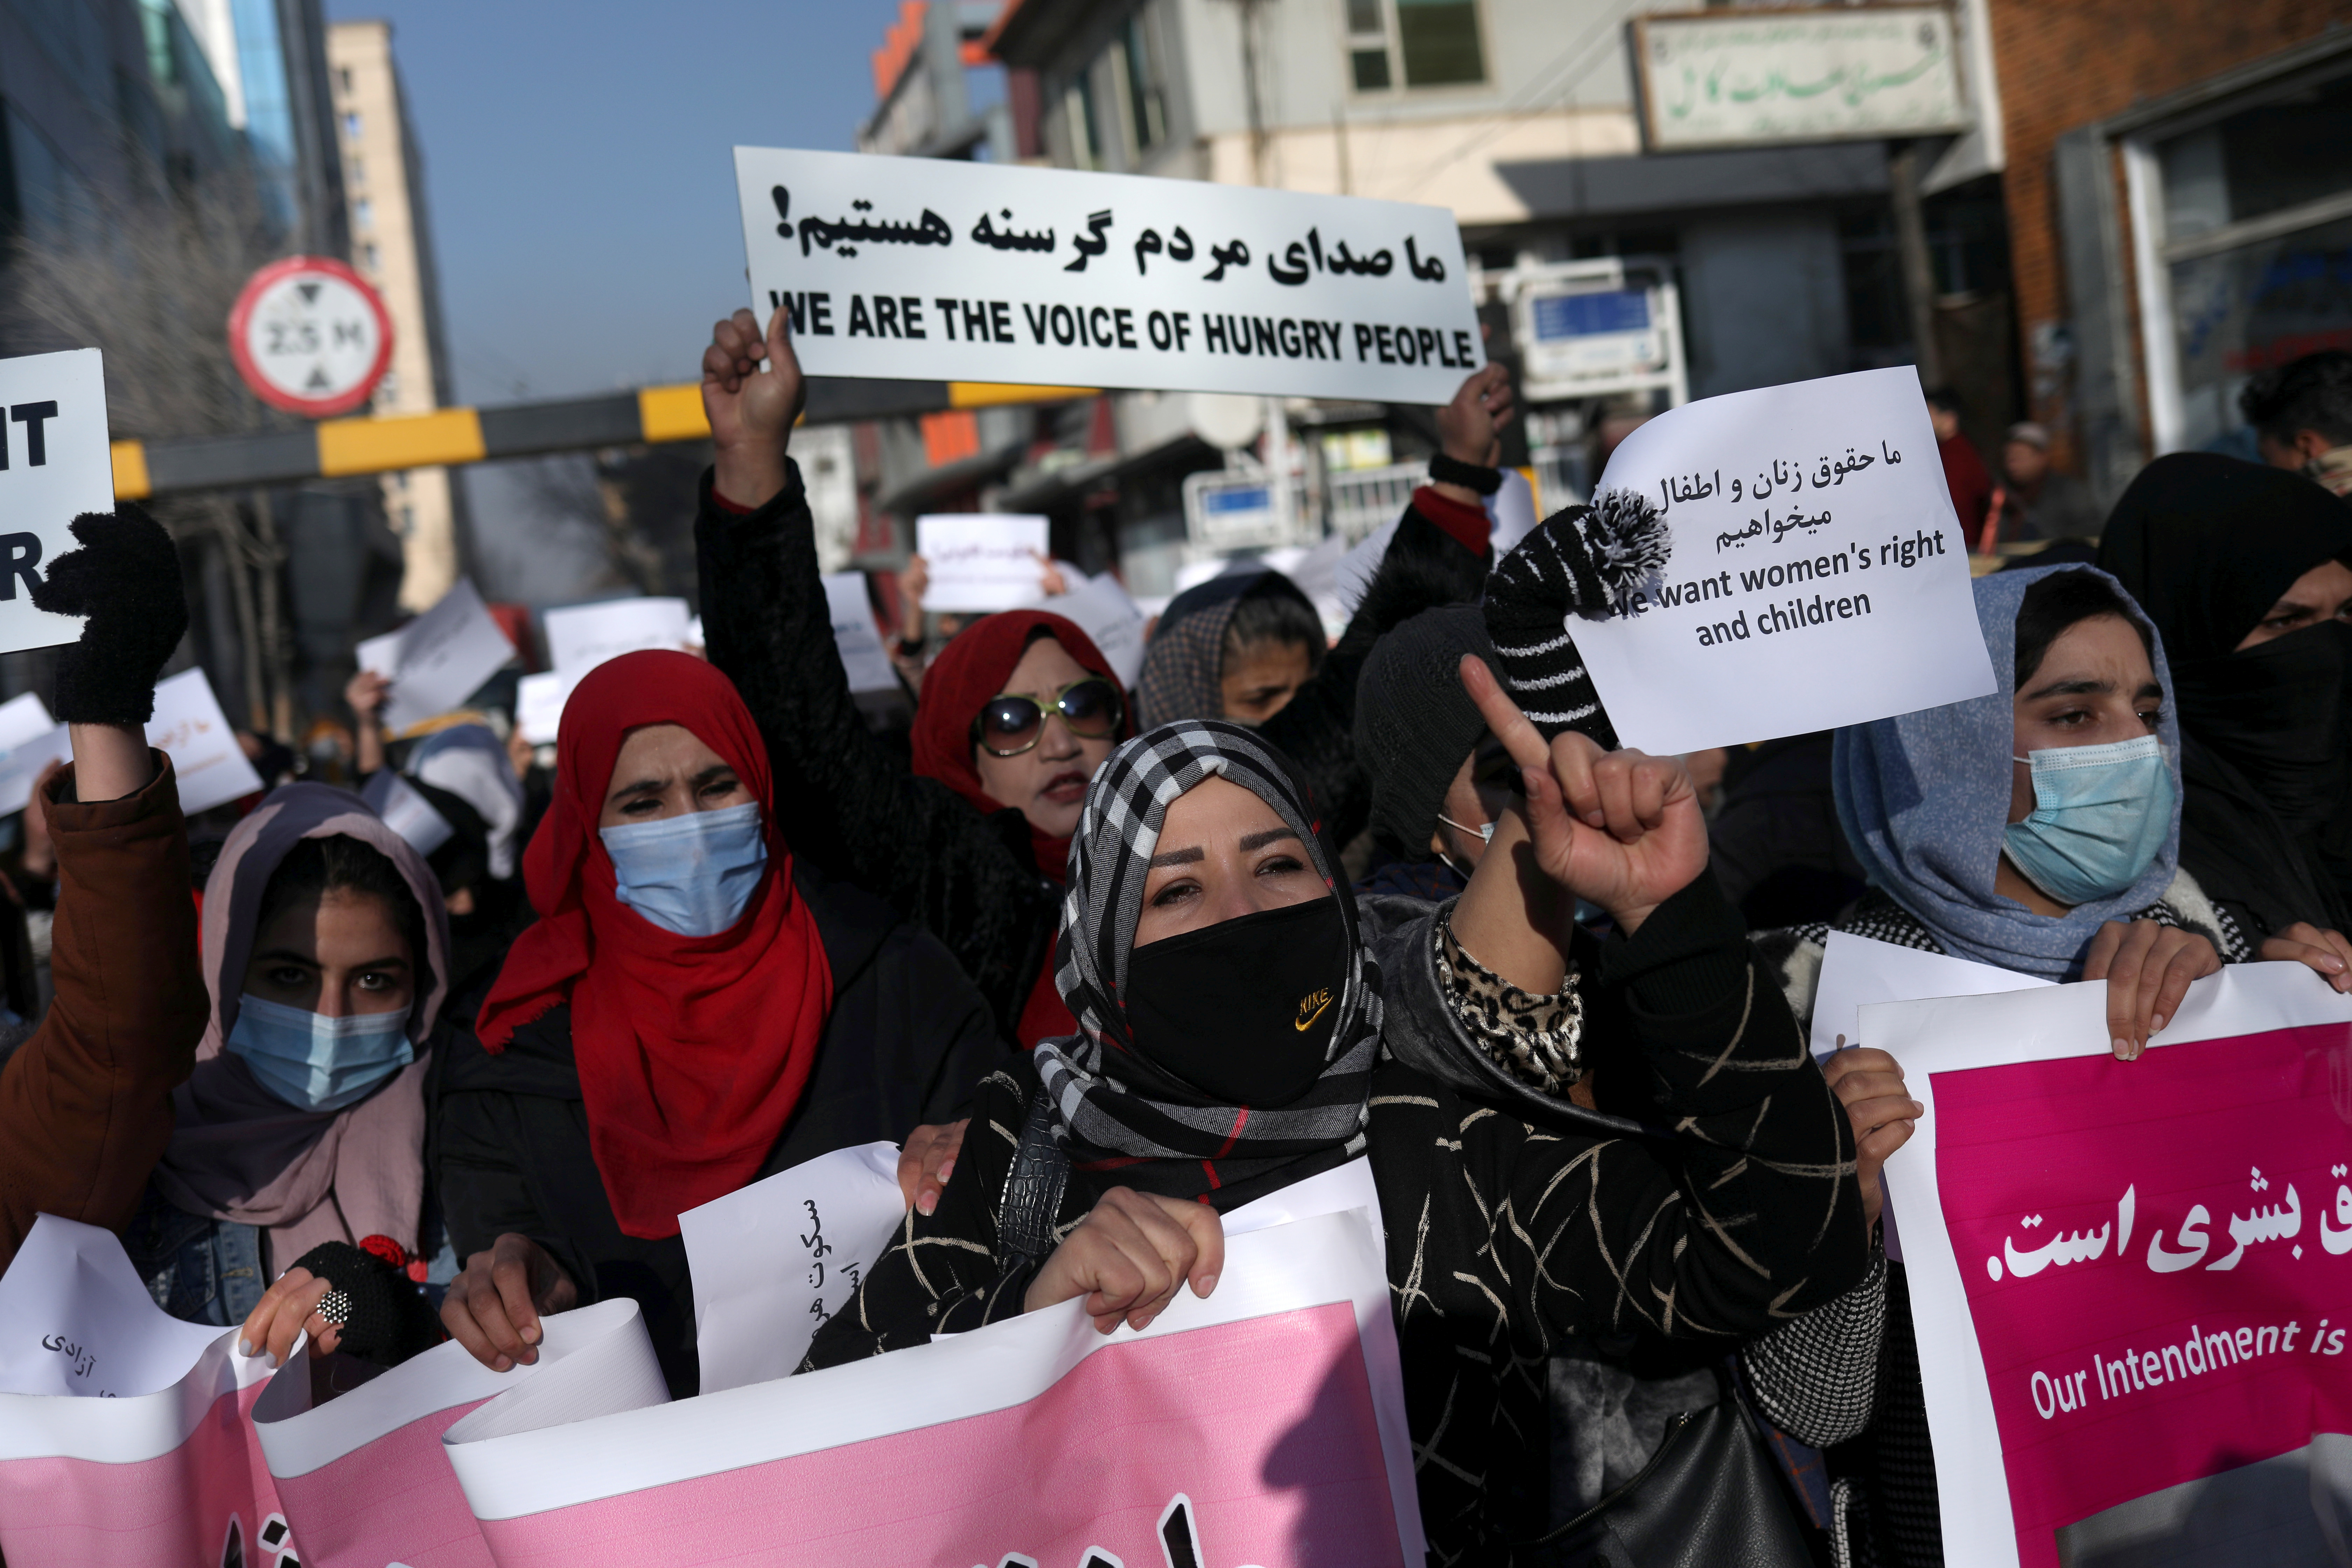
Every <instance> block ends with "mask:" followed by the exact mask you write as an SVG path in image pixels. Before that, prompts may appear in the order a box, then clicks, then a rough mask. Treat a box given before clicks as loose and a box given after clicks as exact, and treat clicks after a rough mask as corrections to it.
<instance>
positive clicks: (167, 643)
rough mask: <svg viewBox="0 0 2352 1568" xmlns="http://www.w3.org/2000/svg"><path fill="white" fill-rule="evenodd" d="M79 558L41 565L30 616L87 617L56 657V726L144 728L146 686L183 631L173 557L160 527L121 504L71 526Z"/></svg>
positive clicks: (182, 598)
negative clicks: (43, 568)
mask: <svg viewBox="0 0 2352 1568" xmlns="http://www.w3.org/2000/svg"><path fill="white" fill-rule="evenodd" d="M73 536H74V537H75V538H76V539H79V540H80V541H81V545H82V547H81V548H80V549H79V550H71V551H68V552H66V553H65V554H63V555H60V556H58V558H57V559H56V560H55V561H53V562H51V563H49V567H48V571H47V573H46V574H45V576H46V577H47V581H45V582H44V583H42V584H41V585H40V586H39V587H37V588H35V589H34V590H33V603H34V605H36V606H37V607H38V608H41V609H44V610H47V611H49V612H50V613H52V614H54V615H60V616H89V623H88V624H87V625H86V626H83V627H82V633H81V640H80V641H79V642H78V643H72V644H69V645H68V646H67V647H62V648H59V649H58V689H57V704H56V711H57V716H58V718H59V719H60V720H62V721H65V722H67V723H68V724H144V723H145V722H147V721H148V720H150V719H152V718H153V717H154V716H155V677H156V676H157V675H159V674H161V673H162V672H163V661H164V660H165V659H167V658H171V657H172V650H173V648H175V647H179V646H180V638H181V637H183V636H184V635H185V634H186V632H187V629H188V597H187V593H186V590H185V589H184V588H183V587H182V586H181V584H180V552H179V551H178V549H177V548H176V547H174V546H173V543H172V536H171V535H170V534H168V533H166V532H164V531H163V525H162V524H160V523H158V522H157V521H155V520H154V519H153V518H152V517H149V516H148V515H147V514H146V513H145V512H143V511H142V510H139V509H138V508H137V507H135V506H132V505H131V504H130V503H129V502H127V501H126V502H123V503H122V504H121V505H119V506H117V507H116V508H115V509H114V510H112V511H111V512H103V511H86V512H84V513H82V514H81V515H80V516H79V517H78V518H76V519H74V521H73Z"/></svg>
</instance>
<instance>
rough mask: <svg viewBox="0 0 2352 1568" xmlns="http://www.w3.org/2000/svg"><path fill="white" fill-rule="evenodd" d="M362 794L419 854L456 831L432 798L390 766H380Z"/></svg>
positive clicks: (428, 853) (426, 853) (443, 842)
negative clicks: (421, 792)
mask: <svg viewBox="0 0 2352 1568" xmlns="http://www.w3.org/2000/svg"><path fill="white" fill-rule="evenodd" d="M360 798H361V799H362V800H363V801H365V802H367V803H368V805H369V806H370V807H372V808H373V810H374V812H375V814H376V815H377V816H380V817H382V818H383V825H384V826H386V827H389V828H391V829H392V830H393V831H394V833H397V834H399V835H400V836H401V837H403V838H404V839H406V840H408V847H410V848H411V849H414V850H415V851H416V852H417V853H418V854H419V855H430V854H432V853H433V851H435V850H436V849H438V848H440V847H441V846H443V845H444V844H446V843H448V842H449V836H450V835H451V834H453V833H455V832H457V829H456V828H454V827H452V826H449V819H448V818H447V817H446V816H442V815H441V814H440V812H438V811H437V810H436V809H435V808H434V805H433V803H432V802H431V801H429V800H427V799H425V797H424V796H423V795H419V794H418V793H417V792H416V789H415V786H414V785H412V784H410V783H409V782H408V781H407V780H406V779H404V778H402V777H401V776H400V775H399V774H398V773H394V772H393V771H392V770H391V769H390V768H378V769H377V770H376V772H375V774H374V776H373V777H372V778H370V779H369V780H368V782H367V787H366V788H364V789H362V790H361V791H360Z"/></svg>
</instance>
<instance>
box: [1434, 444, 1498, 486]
mask: <svg viewBox="0 0 2352 1568" xmlns="http://www.w3.org/2000/svg"><path fill="white" fill-rule="evenodd" d="M1429 477H1430V478H1431V479H1435V480H1436V481H1437V482H1438V483H1439V484H1441V485H1460V486H1461V487H1462V488H1463V489H1472V490H1476V491H1477V492H1478V493H1479V494H1480V495H1482V496H1490V495H1493V494H1494V493H1495V492H1496V490H1498V489H1502V488H1503V470H1502V469H1500V468H1480V467H1479V466H1478V465H1477V464H1475V463H1465V462H1464V461H1462V459H1460V458H1449V457H1447V456H1446V455H1445V454H1444V453H1443V452H1433V453H1432V454H1431V455H1430V458H1429Z"/></svg>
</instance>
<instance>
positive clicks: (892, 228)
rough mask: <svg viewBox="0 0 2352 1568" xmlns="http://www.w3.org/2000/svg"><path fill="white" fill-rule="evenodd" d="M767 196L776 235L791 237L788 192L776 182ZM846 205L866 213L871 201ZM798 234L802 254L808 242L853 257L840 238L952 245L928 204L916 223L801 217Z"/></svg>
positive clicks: (945, 225) (853, 251)
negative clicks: (774, 213)
mask: <svg viewBox="0 0 2352 1568" xmlns="http://www.w3.org/2000/svg"><path fill="white" fill-rule="evenodd" d="M768 195H769V196H770V197H771V198H772V200H773V201H774V202H775V204H776V218H777V223H776V233H777V235H778V237H781V238H784V239H790V238H792V237H793V218H792V209H793V198H792V193H791V192H790V191H787V190H786V189H785V188H784V187H783V186H782V185H777V186H774V187H773V188H772V189H771V190H770V191H769V193H768ZM849 205H850V209H851V210H852V211H853V212H860V213H870V212H872V211H873V210H874V204H873V203H872V202H863V201H856V202H852V203H850V204H849ZM800 236H801V254H802V255H803V256H806V255H807V254H808V253H809V247H810V246H811V245H818V246H822V247H824V248H825V249H827V250H830V251H832V252H833V253H834V254H835V255H836V256H856V254H857V251H856V248H855V247H854V246H852V245H848V244H844V243H842V242H844V241H856V244H858V245H952V244H954V243H955V234H954V231H953V230H951V229H950V228H949V227H948V220H947V219H945V218H943V217H941V216H940V215H939V214H937V213H935V212H933V211H932V210H931V209H930V208H929V207H925V208H924V209H923V216H922V218H921V220H920V221H919V222H917V223H889V222H877V221H876V220H874V219H872V218H866V217H861V218H855V219H852V218H835V219H834V220H833V221H831V222H830V223H828V222H827V221H825V220H824V218H821V217H804V218H803V219H801V220H800Z"/></svg>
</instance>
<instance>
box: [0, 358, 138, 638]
mask: <svg viewBox="0 0 2352 1568" xmlns="http://www.w3.org/2000/svg"><path fill="white" fill-rule="evenodd" d="M113 508H114V457H113V451H112V447H111V446H110V443H109V442H108V440H107V431H106V371H105V367H104V366H103V364H101V363H100V359H99V353H98V351H97V350H96V349H69V350H68V351H66V352H65V353H54V354H27V355H26V356H24V357H23V358H20V359H0V653H13V652H15V651H16V649H18V648H27V647H54V646H55V645H57V644H58V643H68V642H72V641H74V640H75V639H76V638H78V637H80V636H81V626H82V623H81V619H80V617H79V616H53V615H50V614H49V613H48V612H47V611H46V610H37V609H35V608H34V607H33V595H32V588H33V585H34V584H36V583H38V582H40V581H42V580H43V574H45V573H46V572H47V568H48V565H49V564H50V563H54V562H55V561H56V560H57V558H58V556H60V555H63V554H65V553H66V552H68V551H72V550H77V549H79V548H80V545H79V542H78V541H77V540H76V539H75V538H74V536H73V534H72V532H71V529H72V525H73V520H74V519H75V518H77V517H79V515H81V514H82V513H83V512H86V511H110V510H113Z"/></svg>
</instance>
